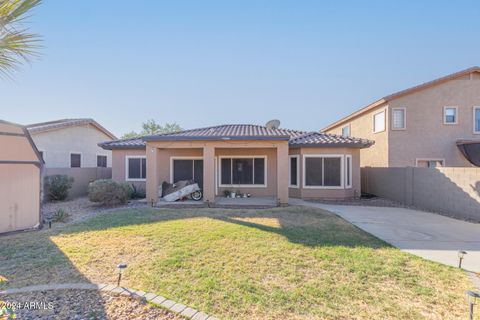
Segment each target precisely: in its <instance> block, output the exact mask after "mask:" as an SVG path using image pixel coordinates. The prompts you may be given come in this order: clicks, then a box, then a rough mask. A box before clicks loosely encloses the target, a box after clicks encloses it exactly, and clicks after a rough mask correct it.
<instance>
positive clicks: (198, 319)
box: [0, 283, 218, 320]
mask: <svg viewBox="0 0 480 320" xmlns="http://www.w3.org/2000/svg"><path fill="white" fill-rule="evenodd" d="M71 289H74V290H97V291H106V292H111V293H113V294H121V295H125V296H129V297H132V298H135V299H145V300H146V301H148V302H151V303H153V304H156V305H158V306H160V307H163V308H165V309H168V310H170V311H171V312H174V313H176V314H180V315H181V316H183V317H185V318H187V319H192V320H218V319H217V318H215V317H213V316H210V315H208V314H206V313H204V312H201V311H198V310H195V309H193V308H190V307H187V306H186V305H183V304H181V303H178V302H175V301H173V300H169V299H167V298H164V297H162V296H159V295H156V294H155V293H147V292H144V291H135V290H133V289H129V288H124V287H117V286H116V285H112V284H96V283H57V284H42V285H34V286H28V287H23V288H10V289H6V290H4V291H0V297H1V296H2V295H8V294H16V293H30V292H35V291H50V290H71Z"/></svg>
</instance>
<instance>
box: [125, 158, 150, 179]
mask: <svg viewBox="0 0 480 320" xmlns="http://www.w3.org/2000/svg"><path fill="white" fill-rule="evenodd" d="M126 170H127V174H126V176H127V180H145V179H146V178H147V158H146V157H141V156H130V157H129V156H127V168H126Z"/></svg>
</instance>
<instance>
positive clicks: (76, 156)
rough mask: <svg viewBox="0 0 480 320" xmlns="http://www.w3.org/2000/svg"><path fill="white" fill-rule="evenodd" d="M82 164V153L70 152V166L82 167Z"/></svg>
mask: <svg viewBox="0 0 480 320" xmlns="http://www.w3.org/2000/svg"><path fill="white" fill-rule="evenodd" d="M81 166H82V155H81V154H80V153H70V168H80V167H81Z"/></svg>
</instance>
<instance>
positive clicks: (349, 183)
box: [345, 155, 352, 188]
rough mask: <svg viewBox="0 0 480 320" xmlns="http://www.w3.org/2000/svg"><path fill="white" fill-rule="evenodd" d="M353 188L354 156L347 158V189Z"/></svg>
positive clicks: (347, 156)
mask: <svg viewBox="0 0 480 320" xmlns="http://www.w3.org/2000/svg"><path fill="white" fill-rule="evenodd" d="M351 187H352V156H351V155H346V156H345V188H351Z"/></svg>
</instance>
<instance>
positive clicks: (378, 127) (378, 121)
mask: <svg viewBox="0 0 480 320" xmlns="http://www.w3.org/2000/svg"><path fill="white" fill-rule="evenodd" d="M382 131H385V111H382V112H379V113H376V114H374V115H373V133H378V132H382Z"/></svg>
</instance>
